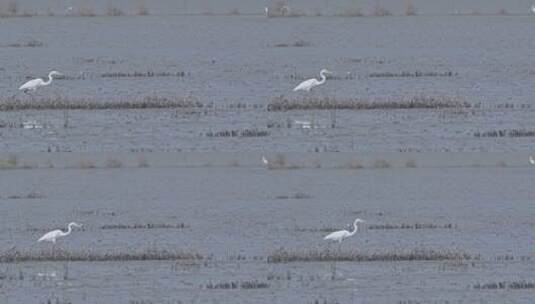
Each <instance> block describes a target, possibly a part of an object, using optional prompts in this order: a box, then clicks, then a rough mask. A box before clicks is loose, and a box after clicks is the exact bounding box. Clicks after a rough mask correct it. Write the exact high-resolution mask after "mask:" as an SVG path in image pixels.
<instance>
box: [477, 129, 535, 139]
mask: <svg viewBox="0 0 535 304" xmlns="http://www.w3.org/2000/svg"><path fill="white" fill-rule="evenodd" d="M533 136H535V130H525V129H510V130H507V129H503V130H492V131H486V132H480V131H477V132H475V133H474V137H533Z"/></svg>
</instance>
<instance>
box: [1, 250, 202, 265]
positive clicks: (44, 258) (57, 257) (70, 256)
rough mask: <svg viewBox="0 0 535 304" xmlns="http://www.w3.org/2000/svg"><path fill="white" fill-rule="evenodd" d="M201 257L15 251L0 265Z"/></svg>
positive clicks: (178, 253)
mask: <svg viewBox="0 0 535 304" xmlns="http://www.w3.org/2000/svg"><path fill="white" fill-rule="evenodd" d="M201 259H203V256H202V255H201V254H199V253H197V252H195V251H182V250H165V249H161V250H160V249H145V250H137V251H127V250H113V251H107V252H97V251H91V250H81V251H69V250H65V249H40V250H22V251H21V250H17V249H12V250H8V251H4V252H0V263H23V262H124V261H174V260H201Z"/></svg>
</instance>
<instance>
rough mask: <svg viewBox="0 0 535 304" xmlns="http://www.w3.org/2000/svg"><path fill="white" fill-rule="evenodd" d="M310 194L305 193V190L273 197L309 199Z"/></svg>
mask: <svg viewBox="0 0 535 304" xmlns="http://www.w3.org/2000/svg"><path fill="white" fill-rule="evenodd" d="M311 198H312V195H310V194H308V193H305V192H297V193H295V194H292V195H278V196H276V197H275V199H278V200H287V199H311Z"/></svg>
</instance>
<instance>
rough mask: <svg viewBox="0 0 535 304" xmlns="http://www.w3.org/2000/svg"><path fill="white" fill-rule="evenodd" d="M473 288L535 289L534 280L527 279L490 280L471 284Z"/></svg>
mask: <svg viewBox="0 0 535 304" xmlns="http://www.w3.org/2000/svg"><path fill="white" fill-rule="evenodd" d="M472 288H474V289H488V290H498V289H516V290H518V289H535V283H534V282H528V281H524V280H522V281H513V282H505V281H504V282H492V283H484V284H481V283H477V284H474V285H472Z"/></svg>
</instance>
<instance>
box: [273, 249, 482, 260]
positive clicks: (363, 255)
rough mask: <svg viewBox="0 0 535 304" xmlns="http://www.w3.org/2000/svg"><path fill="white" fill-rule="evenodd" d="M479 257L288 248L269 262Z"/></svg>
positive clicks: (429, 251)
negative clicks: (294, 249) (293, 249)
mask: <svg viewBox="0 0 535 304" xmlns="http://www.w3.org/2000/svg"><path fill="white" fill-rule="evenodd" d="M473 259H479V257H478V256H472V255H470V254H468V253H466V252H464V251H454V250H447V249H441V250H434V249H411V250H396V251H394V250H392V251H383V252H360V251H355V250H330V249H321V250H318V249H308V250H297V251H292V250H286V249H284V248H283V249H279V250H276V251H274V252H272V253H271V254H270V255H269V256H268V263H292V262H335V261H340V262H394V261H447V260H473Z"/></svg>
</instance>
